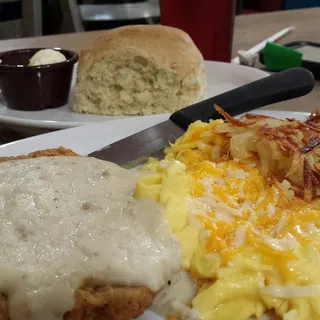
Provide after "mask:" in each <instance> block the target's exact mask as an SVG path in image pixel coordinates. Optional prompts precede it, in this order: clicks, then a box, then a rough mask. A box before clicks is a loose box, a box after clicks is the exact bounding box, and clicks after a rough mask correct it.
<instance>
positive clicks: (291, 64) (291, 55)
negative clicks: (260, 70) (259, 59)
mask: <svg viewBox="0 0 320 320" xmlns="http://www.w3.org/2000/svg"><path fill="white" fill-rule="evenodd" d="M263 61H264V65H265V67H266V69H267V70H269V71H281V70H286V69H290V68H295V67H300V66H301V63H302V53H301V52H298V51H295V50H293V49H290V48H287V47H285V46H281V45H278V44H275V43H273V42H267V44H266V45H265V47H264V50H263Z"/></svg>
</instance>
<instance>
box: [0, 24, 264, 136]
mask: <svg viewBox="0 0 320 320" xmlns="http://www.w3.org/2000/svg"><path fill="white" fill-rule="evenodd" d="M50 50H51V51H50ZM52 51H54V50H52V49H42V50H39V51H37V50H36V49H29V51H27V49H26V50H19V53H20V54H21V56H23V59H24V60H23V61H22V62H17V61H18V60H13V59H8V57H9V58H10V55H13V56H15V57H16V59H18V58H17V57H18V54H17V52H16V51H11V52H9V53H6V54H5V55H3V56H1V54H0V59H1V60H2V63H1V64H0V74H2V73H5V75H6V78H4V77H3V79H7V78H8V76H7V75H8V74H9V72H10V74H11V78H12V80H11V82H10V83H9V84H8V85H7V87H9V88H11V90H7V91H9V92H5V90H4V89H5V88H4V87H3V88H1V90H2V96H3V98H4V101H6V103H4V102H2V103H1V104H0V123H3V124H6V125H9V126H10V127H13V128H15V129H17V130H19V131H25V132H27V131H30V133H33V132H43V131H49V130H57V129H65V128H70V127H76V126H80V125H86V124H90V123H96V122H106V121H109V120H116V119H123V118H128V117H134V116H140V117H141V116H142V117H152V116H153V115H154V114H156V115H158V114H170V113H172V112H174V111H176V110H177V109H179V108H182V107H184V106H187V105H190V104H193V103H195V102H198V101H201V100H203V99H204V98H206V97H210V96H215V95H217V94H220V93H223V92H226V91H228V90H231V89H234V88H236V87H239V86H242V85H244V84H247V83H250V82H252V81H255V80H258V79H261V78H263V77H266V76H268V73H266V72H264V71H262V70H258V69H254V68H249V67H244V66H239V65H233V64H228V63H222V62H213V61H204V60H203V58H202V55H201V53H200V52H199V50H198V49H197V48H196V46H195V45H194V43H193V42H192V40H191V39H190V37H189V36H188V35H186V34H185V33H184V32H182V31H181V30H177V29H173V28H169V27H164V26H129V27H122V28H116V29H113V30H108V31H106V32H105V33H104V34H103V35H102V36H101V37H100V38H98V39H96V40H95V41H93V42H92V43H90V44H88V45H87V46H86V47H85V48H83V50H82V51H81V52H80V53H79V61H78V62H77V63H76V60H77V59H78V58H75V57H73V56H72V55H71V53H70V52H66V51H63V50H61V49H57V48H55V51H56V52H57V53H59V54H61V53H64V54H65V55H66V54H69V55H68V59H67V61H65V60H63V58H61V56H58V57H57V53H56V54H54V52H52ZM27 54H29V56H28V58H29V59H31V60H30V61H32V63H29V64H28V61H26V56H27ZM74 55H76V53H74ZM34 56H35V57H34ZM6 59H7V60H6ZM19 59H22V58H19ZM72 59H73V60H72ZM6 61H7V62H6ZM12 63H16V64H17V65H19V67H16V68H14V67H13V66H12V65H11V64H12ZM6 64H10V68H9V67H8V66H6ZM21 65H23V67H22V68H21ZM63 68H69V70H70V68H73V69H74V70H73V77H72V79H71V78H70V74H69V73H68V74H67V75H66V73H65V72H64V71H63V72H62V71H59V70H63ZM39 70H40V71H41V72H42V73H41V77H40V78H39V77H38V71H39ZM31 71H32V72H33V76H34V80H33V81H32V82H30V80H27V79H29V78H30V74H31ZM50 72H51V75H54V77H55V78H54V79H48V80H46V79H45V77H48V73H50ZM24 73H25V74H26V77H27V76H28V78H23V79H25V80H20V79H22V78H21V76H22V74H24ZM15 74H16V75H15ZM59 77H60V78H59ZM68 81H71V85H70V83H69V82H68ZM42 82H43V83H42ZM5 84H6V83H5V80H2V82H1V81H0V86H1V85H2V86H4V85H5ZM68 85H69V87H71V90H70V95H69V102H68V103H64V104H61V103H60V104H58V103H52V101H50V99H56V98H57V96H60V93H61V92H62V91H63V92H65V91H66V89H65V88H69V87H68ZM12 88H14V90H13V89H12ZM68 90H69V89H68ZM17 91H18V92H20V94H19V95H16V94H15V92H17ZM51 92H52V94H51V95H50V93H51ZM57 93H58V94H57ZM37 94H38V95H37ZM17 99H19V100H18V101H14V103H11V104H10V102H12V100H17ZM43 100H45V101H43ZM61 101H62V99H60V100H59V102H61ZM58 105H59V106H58ZM57 106H58V107H57Z"/></svg>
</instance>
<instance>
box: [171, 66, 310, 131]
mask: <svg viewBox="0 0 320 320" xmlns="http://www.w3.org/2000/svg"><path fill="white" fill-rule="evenodd" d="M313 87H314V77H313V75H312V73H311V72H310V71H308V70H307V69H304V68H292V69H288V70H286V71H282V72H279V73H276V74H273V75H271V76H268V77H266V78H263V79H260V80H257V81H254V82H251V83H249V84H247V85H244V86H242V87H239V88H236V89H233V90H230V91H228V92H225V93H222V94H220V95H218V96H215V97H212V98H209V99H206V100H204V101H201V102H198V103H196V104H193V105H191V106H189V107H186V108H183V109H181V110H178V111H176V112H175V113H173V114H172V115H171V117H170V120H172V121H173V122H175V123H176V124H177V125H178V126H180V127H181V128H182V129H184V130H186V129H187V128H188V126H189V125H190V124H191V123H192V122H194V121H196V120H201V121H203V122H208V121H209V120H210V119H218V118H221V117H222V116H221V115H220V114H219V113H218V112H217V111H216V110H215V108H214V106H213V105H214V104H217V105H219V106H220V107H221V108H223V109H224V110H225V111H226V112H228V113H229V114H231V115H232V116H236V115H239V114H241V113H245V112H248V111H251V110H253V109H256V108H259V107H263V106H265V105H268V104H272V103H276V102H280V101H284V100H289V99H293V98H297V97H301V96H304V95H306V94H307V93H309V92H310V91H311V90H312V89H313Z"/></svg>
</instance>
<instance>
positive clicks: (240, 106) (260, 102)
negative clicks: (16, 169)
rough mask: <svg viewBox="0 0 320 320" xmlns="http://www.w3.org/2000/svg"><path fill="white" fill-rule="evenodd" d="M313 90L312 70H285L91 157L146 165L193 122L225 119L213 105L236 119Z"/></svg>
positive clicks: (179, 113)
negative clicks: (257, 109) (145, 163)
mask: <svg viewBox="0 0 320 320" xmlns="http://www.w3.org/2000/svg"><path fill="white" fill-rule="evenodd" d="M313 87H314V77H313V75H312V73H311V72H310V71H308V70H306V69H303V68H293V69H289V70H286V71H282V72H279V73H276V74H273V75H271V76H268V77H266V78H263V79H260V80H257V81H254V82H251V83H249V84H246V85H244V86H242V87H239V88H236V89H233V90H230V91H228V92H225V93H222V94H220V95H217V96H215V97H212V98H209V99H206V100H204V101H201V102H198V103H196V104H193V105H191V106H188V107H186V108H183V109H181V110H178V111H176V112H175V113H173V114H172V115H171V116H170V118H169V119H168V120H167V121H164V122H162V123H159V124H157V125H155V126H153V127H150V128H148V129H145V130H143V131H140V132H138V133H136V134H134V135H132V136H129V137H127V138H124V139H122V140H119V141H117V142H114V143H112V144H110V145H108V146H106V147H103V148H102V149H100V150H97V151H94V152H92V153H90V154H88V156H89V157H95V158H98V159H102V160H107V161H111V162H114V163H116V164H118V165H120V166H123V167H127V168H131V167H134V166H137V165H140V164H142V163H144V162H145V161H146V160H147V159H148V158H149V157H151V156H152V157H156V158H161V156H163V150H164V148H165V147H167V146H168V145H169V143H170V142H171V143H172V142H174V141H175V140H176V139H177V138H179V137H180V136H181V135H183V133H184V132H185V130H187V128H188V126H189V125H190V124H191V123H192V122H194V121H197V120H201V121H203V122H208V121H209V120H210V119H219V118H222V116H221V115H220V114H219V113H218V112H217V111H216V110H215V108H214V104H217V105H219V106H220V107H221V108H223V109H224V110H225V111H226V112H227V113H229V114H230V115H232V116H237V115H239V114H243V113H245V112H248V111H251V110H253V109H256V108H259V107H262V106H265V105H268V104H272V103H276V102H280V101H284V100H289V99H293V98H296V97H300V96H303V95H306V94H307V93H309V92H310V91H311V90H312V89H313Z"/></svg>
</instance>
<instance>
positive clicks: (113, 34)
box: [74, 25, 205, 114]
mask: <svg viewBox="0 0 320 320" xmlns="http://www.w3.org/2000/svg"><path fill="white" fill-rule="evenodd" d="M130 59H131V60H132V61H133V62H134V63H136V64H139V65H141V72H142V73H143V72H144V70H145V71H146V73H149V74H150V77H151V75H152V76H153V78H149V77H148V76H147V77H146V76H145V75H144V76H143V78H141V79H137V74H136V73H135V74H132V75H131V78H130V81H131V82H132V81H133V82H134V81H137V86H136V87H135V88H132V90H131V91H130V90H129V89H130V88H129V89H128V91H127V92H126V89H127V88H128V87H130V86H128V83H125V82H124V83H122V82H119V81H118V80H114V87H115V88H117V89H119V99H120V100H119V101H120V102H119V105H118V110H117V108H112V107H111V109H110V108H109V107H108V106H106V108H105V110H104V107H103V105H99V106H96V108H95V109H96V110H95V111H93V112H92V113H101V114H150V113H160V112H164V111H166V112H174V111H176V110H178V109H180V108H181V107H184V106H186V105H188V104H192V103H194V102H197V101H199V100H201V99H202V98H203V97H204V89H205V75H204V61H203V57H202V55H201V53H200V51H199V50H198V48H197V47H196V46H195V44H194V43H193V41H192V39H191V38H190V36H189V35H188V34H187V33H185V32H183V31H182V30H179V29H176V28H172V27H166V26H160V25H134V26H125V27H120V28H116V29H112V30H108V31H106V32H104V33H103V34H102V36H100V37H99V38H97V39H96V40H94V41H93V42H92V43H91V44H90V45H89V46H88V47H86V48H85V49H83V50H82V51H81V52H80V57H79V64H78V77H77V90H76V101H75V102H76V103H75V107H74V111H76V112H89V113H91V112H90V110H89V109H91V108H90V107H86V106H85V105H88V104H90V103H91V102H93V105H92V107H95V106H94V105H97V104H99V103H100V104H104V105H106V104H108V103H107V102H106V101H105V100H106V99H107V98H106V97H102V100H103V102H102V103H101V99H100V98H101V97H99V95H100V96H101V95H103V94H102V93H101V92H100V93H99V94H97V93H96V92H94V89H90V90H89V91H90V92H87V89H86V87H85V86H84V84H83V82H86V84H88V81H89V80H88V75H90V77H91V78H90V79H91V80H92V81H96V83H95V87H97V86H99V85H100V82H99V83H98V82H97V79H98V78H99V79H101V81H105V80H104V79H105V76H107V75H106V74H107V73H108V72H109V73H116V71H117V70H118V69H120V67H121V66H123V67H125V66H126V65H127V67H128V68H131V69H132V66H131V65H128V64H129V62H128V61H131V60H130ZM120 60H121V62H120ZM103 61H105V64H106V65H107V64H109V65H110V68H113V69H112V72H111V71H110V70H109V71H108V70H107V69H106V71H105V74H104V75H102V74H100V75H99V76H98V75H97V72H98V71H97V64H99V63H103ZM147 65H148V67H149V68H150V69H148V70H147V69H146V68H144V67H146V66H147ZM101 67H102V66H101ZM133 69H135V68H134V67H133ZM101 72H102V71H101ZM134 72H140V69H139V70H134ZM129 77H130V76H129ZM159 77H163V79H160V80H161V81H160V83H157V81H158V80H159ZM108 81H109V82H108ZM108 81H107V82H108V84H106V87H110V86H113V84H112V81H110V80H108ZM128 81H129V80H128ZM139 81H140V82H141V81H143V82H146V87H144V85H143V84H141V83H139ZM150 83H152V84H154V85H153V87H150V86H149V84H150ZM170 87H173V88H174V89H173V88H170ZM81 90H82V91H86V95H87V97H83V95H84V93H83V92H81ZM138 91H140V92H138ZM154 91H156V92H154ZM139 93H140V95H139ZM145 93H146V94H145ZM108 94H109V95H110V96H112V98H110V100H111V101H112V100H115V102H114V103H116V104H117V103H118V101H117V100H116V99H115V94H116V93H115V92H114V91H113V92H112V93H110V92H109V91H108V89H107V90H106V96H107V95H108ZM135 94H137V95H135ZM161 94H162V95H163V97H162V96H161ZM189 94H190V98H189V97H188V95H189ZM177 95H178V96H179V95H180V96H181V97H178V98H177V97H176V96H177ZM131 98H132V99H131ZM170 99H171V100H173V103H174V104H177V106H176V107H175V106H170V101H169V100H170ZM174 99H177V101H174ZM151 100H153V101H151ZM180 100H181V102H180ZM125 104H127V108H126V105H125ZM137 104H139V106H140V107H138V106H137ZM144 104H146V108H144ZM161 104H162V105H161ZM164 105H166V108H165V109H166V110H162V109H163V108H164ZM132 107H134V108H132ZM137 108H138V109H137ZM85 109H87V110H85Z"/></svg>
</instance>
